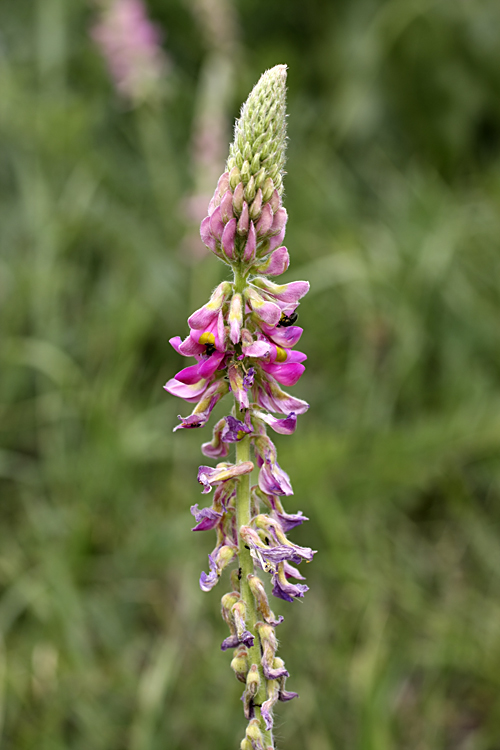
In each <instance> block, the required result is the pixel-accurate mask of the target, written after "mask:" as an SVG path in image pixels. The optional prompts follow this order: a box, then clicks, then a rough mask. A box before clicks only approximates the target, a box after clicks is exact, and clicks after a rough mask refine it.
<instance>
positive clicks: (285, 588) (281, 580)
mask: <svg viewBox="0 0 500 750" xmlns="http://www.w3.org/2000/svg"><path fill="white" fill-rule="evenodd" d="M306 591H309V586H306V585H305V584H304V583H296V584H293V583H290V581H289V580H288V579H287V577H286V576H285V572H284V569H283V566H281V565H279V566H278V570H277V572H276V573H275V574H274V575H273V595H274V596H276V597H277V598H278V599H284V600H285V601H286V602H293V600H294V599H298V598H302V597H303V596H304V594H305V593H306Z"/></svg>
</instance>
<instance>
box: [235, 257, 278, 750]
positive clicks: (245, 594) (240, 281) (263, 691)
mask: <svg viewBox="0 0 500 750" xmlns="http://www.w3.org/2000/svg"><path fill="white" fill-rule="evenodd" d="M246 282H247V276H246V275H244V274H243V273H242V272H241V270H240V269H238V270H236V269H235V272H234V290H235V292H239V293H240V294H242V293H243V291H244V289H245V286H246ZM235 408H236V413H237V414H238V417H239V419H240V420H241V421H242V422H243V421H244V419H245V413H244V411H239V408H238V404H237V403H235ZM250 459H251V456H250V436H249V435H246V437H244V438H243V439H242V440H239V441H238V442H237V443H236V463H237V464H240V463H243V462H244V461H250ZM249 523H250V474H244V475H243V476H241V477H240V478H239V480H238V485H237V488H236V526H237V528H238V557H239V566H240V569H241V581H240V593H241V598H242V600H243V601H244V603H245V608H246V610H245V611H246V626H247V629H248V630H249V631H250V632H251V633H252V635H253V636H254V639H255V640H254V645H253V646H252V647H251V648H249V649H248V660H249V667H251V666H252V664H256V665H257V667H258V669H259V675H260V688H259V691H258V693H257V695H256V696H255V703H257V704H259V705H258V706H255V715H256V717H257V718H258V719H259V721H260V728H261V731H262V734H263V736H264V739H265V741H266V746H269V747H274V743H273V735H272V731H270V730H267V729H266V725H265V723H264V720H263V719H262V716H261V713H260V706H261V705H262V704H263V703H264V701H265V700H267V680H266V678H265V677H264V672H263V670H262V663H261V654H260V643H259V636H258V635H257V632H256V629H255V623H256V622H257V612H256V608H255V600H254V597H253V594H252V592H251V591H250V586H249V584H248V579H247V576H248V575H249V574H253V573H254V563H253V559H252V556H251V554H250V550H249V549H248V548H247V547H246V545H245V542H244V541H243V539H242V538H241V535H240V533H239V530H240V529H241V527H242V526H248V524H249Z"/></svg>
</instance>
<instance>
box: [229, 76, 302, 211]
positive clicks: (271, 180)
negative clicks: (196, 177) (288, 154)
mask: <svg viewBox="0 0 500 750" xmlns="http://www.w3.org/2000/svg"><path fill="white" fill-rule="evenodd" d="M286 70H287V68H286V65H276V66H275V67H274V68H271V69H270V70H267V71H266V72H265V73H264V74H263V75H262V76H261V78H260V80H259V81H258V83H257V84H256V85H255V86H254V88H253V90H252V92H251V94H250V96H249V97H248V99H247V100H246V102H245V104H244V105H243V107H242V110H241V116H240V119H239V120H237V122H236V126H235V130H234V141H233V143H232V144H231V146H230V150H229V158H228V160H227V170H228V171H229V173H230V185H231V189H232V190H234V189H235V188H236V186H237V185H238V184H239V183H240V182H242V183H243V186H244V190H245V200H246V201H247V203H250V202H251V201H252V200H253V199H254V197H255V195H256V193H257V191H258V190H259V188H260V189H261V191H262V200H263V202H264V203H266V202H267V201H268V200H270V198H271V196H272V194H273V191H274V189H276V190H277V191H278V193H279V195H281V194H282V192H283V174H284V171H283V170H284V166H285V149H286Z"/></svg>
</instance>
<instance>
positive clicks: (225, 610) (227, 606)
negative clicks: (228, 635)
mask: <svg viewBox="0 0 500 750" xmlns="http://www.w3.org/2000/svg"><path fill="white" fill-rule="evenodd" d="M239 599H240V595H239V593H238V592H237V591H231V592H230V593H229V594H224V596H223V597H222V599H221V601H220V604H221V614H222V617H223V618H224V620H225V622H226V623H227V624H228V625H229V628H230V629H231V631H232V632H233V631H234V619H233V615H232V612H231V610H232V608H233V607H234V605H235V604H236V602H237V601H239Z"/></svg>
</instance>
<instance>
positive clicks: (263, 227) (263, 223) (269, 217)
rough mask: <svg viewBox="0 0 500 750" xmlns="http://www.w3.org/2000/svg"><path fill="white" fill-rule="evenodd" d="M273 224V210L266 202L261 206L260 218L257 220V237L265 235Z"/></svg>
mask: <svg viewBox="0 0 500 750" xmlns="http://www.w3.org/2000/svg"><path fill="white" fill-rule="evenodd" d="M272 225H273V211H272V208H271V206H270V205H269V203H266V204H265V205H264V206H263V208H262V213H261V215H260V219H259V221H258V222H257V225H256V227H255V228H256V230H257V234H258V236H259V237H263V236H264V235H266V234H267V233H268V232H269V230H270V229H271V227H272Z"/></svg>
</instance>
